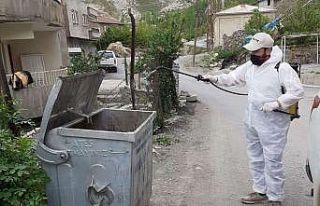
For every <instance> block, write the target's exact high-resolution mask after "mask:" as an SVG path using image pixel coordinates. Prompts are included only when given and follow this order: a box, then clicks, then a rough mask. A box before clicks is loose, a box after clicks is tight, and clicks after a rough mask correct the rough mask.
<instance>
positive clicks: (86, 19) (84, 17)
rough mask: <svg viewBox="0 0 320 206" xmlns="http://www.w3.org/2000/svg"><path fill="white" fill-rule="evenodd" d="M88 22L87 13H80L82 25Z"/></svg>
mask: <svg viewBox="0 0 320 206" xmlns="http://www.w3.org/2000/svg"><path fill="white" fill-rule="evenodd" d="M88 24H89V22H88V15H87V14H83V15H82V25H84V26H85V25H88Z"/></svg>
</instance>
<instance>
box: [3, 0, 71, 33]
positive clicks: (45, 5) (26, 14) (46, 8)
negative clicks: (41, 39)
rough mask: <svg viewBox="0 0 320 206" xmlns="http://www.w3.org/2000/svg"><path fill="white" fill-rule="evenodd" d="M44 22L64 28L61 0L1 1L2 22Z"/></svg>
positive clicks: (47, 24)
mask: <svg viewBox="0 0 320 206" xmlns="http://www.w3.org/2000/svg"><path fill="white" fill-rule="evenodd" d="M34 21H41V22H44V23H45V25H46V26H52V27H63V26H64V24H65V22H64V16H63V5H62V3H61V1H60V0H1V1H0V23H1V22H34Z"/></svg>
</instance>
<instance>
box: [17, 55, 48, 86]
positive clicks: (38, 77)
mask: <svg viewBox="0 0 320 206" xmlns="http://www.w3.org/2000/svg"><path fill="white" fill-rule="evenodd" d="M21 66H22V70H25V71H29V72H30V73H31V75H32V78H33V81H34V83H33V84H32V86H33V87H41V86H46V83H47V82H48V81H47V79H46V78H47V77H46V74H45V65H44V58H43V55H42V54H27V55H21Z"/></svg>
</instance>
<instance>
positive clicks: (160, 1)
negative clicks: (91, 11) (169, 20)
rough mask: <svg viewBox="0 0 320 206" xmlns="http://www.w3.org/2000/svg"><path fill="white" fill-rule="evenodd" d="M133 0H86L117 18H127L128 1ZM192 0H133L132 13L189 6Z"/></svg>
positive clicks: (137, 15)
mask: <svg viewBox="0 0 320 206" xmlns="http://www.w3.org/2000/svg"><path fill="white" fill-rule="evenodd" d="M132 1H133V0H87V2H90V3H94V4H98V5H100V6H101V7H102V8H103V9H104V10H105V11H106V12H108V13H109V14H111V15H112V16H114V17H118V18H119V19H123V17H124V18H127V12H128V8H129V7H130V2H132ZM193 1H194V0H135V1H133V2H134V4H133V6H132V13H133V14H134V15H135V16H136V17H137V18H139V17H141V15H142V14H144V13H146V12H154V11H164V12H165V11H169V10H176V9H180V8H185V7H188V6H190V5H191V4H192V3H193Z"/></svg>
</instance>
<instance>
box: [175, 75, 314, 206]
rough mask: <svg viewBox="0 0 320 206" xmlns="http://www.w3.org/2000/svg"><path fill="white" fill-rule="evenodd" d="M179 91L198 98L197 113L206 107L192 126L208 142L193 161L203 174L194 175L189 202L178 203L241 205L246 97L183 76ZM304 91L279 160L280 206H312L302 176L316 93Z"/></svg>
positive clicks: (245, 179) (246, 178) (246, 186)
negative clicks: (282, 175) (281, 167)
mask: <svg viewBox="0 0 320 206" xmlns="http://www.w3.org/2000/svg"><path fill="white" fill-rule="evenodd" d="M180 86H181V89H182V90H186V91H189V92H190V93H193V94H197V95H198V97H199V100H200V102H201V104H202V106H200V108H202V109H203V108H206V112H201V111H199V112H200V115H202V116H201V117H200V121H201V122H202V124H201V125H199V124H198V125H197V128H195V133H199V132H200V133H202V135H204V134H205V135H206V138H205V139H206V141H207V142H206V146H207V147H206V148H207V150H206V151H205V152H203V153H199V155H200V156H202V158H200V159H198V160H199V161H200V162H201V163H199V164H200V165H202V166H203V167H204V168H206V169H204V170H203V171H204V172H203V174H202V175H201V173H199V174H198V175H195V176H193V179H192V181H191V183H190V185H192V186H190V191H189V192H188V195H187V197H188V198H187V199H184V200H183V201H184V202H187V203H188V204H187V205H217V206H218V205H219V206H220V205H241V203H239V198H240V196H242V195H244V194H246V193H248V192H251V181H250V175H249V170H248V159H247V154H246V144H245V139H244V132H243V130H244V128H243V124H242V119H243V115H244V110H245V107H246V102H247V99H246V97H243V96H235V95H232V94H226V93H224V92H222V91H219V90H217V89H215V88H214V87H212V86H211V85H207V84H204V83H201V82H196V81H195V80H193V79H190V78H188V77H184V76H181V79H180ZM305 90H306V98H305V99H304V100H303V101H301V103H300V113H301V114H302V117H301V119H299V120H294V121H293V122H292V124H291V127H290V132H289V135H288V144H287V147H286V151H285V155H284V167H285V174H286V183H285V192H286V199H285V201H284V205H287V206H308V205H312V198H310V197H309V196H308V194H309V191H310V188H311V184H310V183H309V181H308V179H307V177H306V175H305V172H304V164H305V160H306V157H307V140H308V139H307V138H308V115H309V111H310V106H311V101H312V98H313V95H314V94H316V93H317V92H318V89H315V88H305ZM198 118H199V117H197V118H196V119H198ZM201 119H202V120H201ZM198 120H199V119H198ZM200 167H201V166H200ZM200 191H201V192H200Z"/></svg>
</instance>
